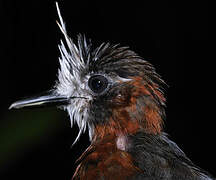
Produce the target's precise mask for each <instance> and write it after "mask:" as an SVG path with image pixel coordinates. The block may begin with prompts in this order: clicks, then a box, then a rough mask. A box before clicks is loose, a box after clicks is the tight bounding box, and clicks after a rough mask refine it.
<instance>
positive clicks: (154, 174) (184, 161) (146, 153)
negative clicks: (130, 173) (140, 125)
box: [128, 132, 213, 180]
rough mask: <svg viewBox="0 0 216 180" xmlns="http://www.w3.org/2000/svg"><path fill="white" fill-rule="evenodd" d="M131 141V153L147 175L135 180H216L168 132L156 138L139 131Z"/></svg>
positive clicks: (137, 176)
mask: <svg viewBox="0 0 216 180" xmlns="http://www.w3.org/2000/svg"><path fill="white" fill-rule="evenodd" d="M129 141H130V144H131V146H130V147H131V148H130V149H129V150H128V151H129V152H130V154H131V156H132V157H133V159H134V161H135V165H136V166H137V167H139V168H140V169H141V170H143V171H144V172H145V173H144V174H142V173H140V174H138V175H136V177H135V179H139V178H140V179H145V177H147V179H148V178H149V179H154V180H156V179H164V180H165V179H166V180H168V179H172V180H181V179H187V180H211V179H213V178H211V177H210V176H211V175H209V174H208V173H207V172H205V171H204V170H202V169H201V168H199V167H198V166H196V165H195V164H194V163H193V162H192V161H191V160H190V159H189V158H188V157H187V156H186V155H185V153H184V152H183V151H182V150H181V149H180V148H179V147H178V145H177V144H176V143H175V142H173V141H171V140H170V139H169V138H168V136H167V134H165V133H161V134H159V135H152V134H146V133H143V132H139V133H137V134H135V135H132V136H129Z"/></svg>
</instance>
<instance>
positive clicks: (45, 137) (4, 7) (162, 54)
mask: <svg viewBox="0 0 216 180" xmlns="http://www.w3.org/2000/svg"><path fill="white" fill-rule="evenodd" d="M59 6H60V8H61V11H62V16H63V18H64V20H65V22H66V26H67V30H68V34H69V35H70V36H71V37H72V38H73V39H76V38H77V34H78V33H84V34H85V35H86V36H87V38H91V39H92V42H93V43H95V44H96V45H99V44H100V43H102V42H104V41H105V42H107V41H110V42H111V43H120V44H121V45H123V46H130V47H131V49H132V50H134V51H136V52H137V53H138V54H139V55H141V56H143V57H145V58H146V59H147V60H149V61H150V62H151V63H152V64H153V65H154V66H155V67H156V69H157V72H158V73H159V74H161V75H162V77H163V79H164V80H165V81H166V82H167V83H168V85H169V88H168V90H167V91H166V94H167V120H166V122H165V131H166V132H167V133H169V134H170V137H171V139H172V140H174V141H175V142H176V143H177V144H178V145H179V146H180V147H181V148H182V149H183V150H184V152H185V153H186V154H187V155H188V156H189V157H190V158H191V159H192V160H193V161H194V162H195V163H196V164H197V165H198V166H201V167H202V168H204V169H206V170H208V171H210V172H211V173H213V174H216V173H215V170H216V169H215V164H214V162H215V160H216V159H215V150H216V148H215V145H214V144H215V143H214V138H215V135H214V124H213V120H214V119H213V118H212V117H211V113H210V112H209V111H210V110H209V108H208V107H209V106H210V102H208V103H206V101H205V100H206V99H209V100H210V99H211V98H210V97H211V96H210V94H205V93H204V91H203V89H206V88H208V86H207V85H206V84H207V83H206V77H205V71H204V69H206V64H208V57H207V55H208V53H207V50H208V23H207V18H208V15H207V13H208V11H207V8H208V7H207V6H208V4H207V3H204V2H202V3H201V2H200V3H198V2H196V3H191V4H188V2H182V1H181V3H175V4H174V3H173V2H168V1H166V2H165V1H161V2H160V3H158V2H156V1H154V2H153V1H151V2H149V1H144V2H142V3H137V2H136V1H124V2H122V3H120V1H119V2H118V3H117V1H116V2H110V1H104V2H102V1H101V2H100V3H92V2H91V1H88V2H87V1H86V2H85V1H80V2H79V3H78V2H76V3H74V1H72V0H71V1H66V0H65V1H60V2H59ZM0 8H1V9H0V10H1V11H0V13H1V14H0V15H1V17H0V18H1V21H0V28H1V30H3V31H2V32H1V50H0V52H1V53H0V59H1V71H0V75H1V76H0V77H1V100H0V105H1V109H0V113H1V119H0V176H4V177H5V179H12V178H17V179H70V178H71V177H72V174H73V171H74V168H75V166H74V164H75V160H76V159H77V158H78V157H79V155H80V154H81V152H83V151H84V149H85V148H86V147H87V146H88V144H89V142H88V136H87V135H83V136H82V138H81V139H80V141H79V142H78V143H77V144H76V145H75V146H74V147H73V148H70V146H71V144H72V142H73V140H74V138H75V136H76V134H77V128H76V127H74V128H72V129H71V128H70V122H69V117H68V116H67V114H66V112H63V111H60V110H57V109H55V108H47V109H31V110H25V109H24V110H11V111H9V110H8V107H9V105H10V103H12V102H13V101H15V100H17V99H19V98H20V97H24V96H29V95H31V94H36V93H38V92H41V91H44V90H48V89H49V88H51V87H52V86H53V85H54V82H55V80H56V74H57V68H58V56H59V52H58V48H57V44H58V43H59V41H60V38H63V35H62V34H61V32H60V30H59V29H58V27H57V25H56V22H55V21H56V19H57V13H56V8H55V3H54V2H53V1H42V0H41V1H39V0H37V1H18V0H17V1H15V0H11V1H7V0H1V2H0ZM209 93H211V91H209Z"/></svg>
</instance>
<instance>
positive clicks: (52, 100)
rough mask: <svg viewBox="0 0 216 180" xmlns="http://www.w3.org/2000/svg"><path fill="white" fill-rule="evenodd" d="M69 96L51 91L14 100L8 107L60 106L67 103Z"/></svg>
mask: <svg viewBox="0 0 216 180" xmlns="http://www.w3.org/2000/svg"><path fill="white" fill-rule="evenodd" d="M70 99H71V98H67V97H64V96H60V95H57V94H54V93H52V92H48V93H46V94H43V95H38V96H33V97H30V98H26V99H22V100H19V101H16V102H14V103H13V104H11V105H10V107H9V109H13V108H14V109H19V108H24V107H33V106H37V107H40V106H53V105H55V106H60V105H67V104H69V101H70Z"/></svg>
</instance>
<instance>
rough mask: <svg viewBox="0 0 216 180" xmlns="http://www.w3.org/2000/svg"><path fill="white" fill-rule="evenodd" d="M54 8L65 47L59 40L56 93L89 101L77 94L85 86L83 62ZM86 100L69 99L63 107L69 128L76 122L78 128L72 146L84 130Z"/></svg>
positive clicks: (59, 14) (87, 96)
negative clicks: (68, 118) (68, 121)
mask: <svg viewBox="0 0 216 180" xmlns="http://www.w3.org/2000/svg"><path fill="white" fill-rule="evenodd" d="M56 8H57V12H58V16H59V20H60V23H59V22H58V21H56V22H57V24H58V26H59V28H60V30H61V31H62V33H63V34H64V37H65V41H66V45H67V47H65V45H64V43H63V41H62V40H61V43H60V45H59V46H58V47H59V50H60V53H61V57H59V63H60V69H59V70H58V82H57V83H56V86H55V89H56V92H57V93H58V94H60V95H64V96H67V97H68V98H69V97H71V96H76V97H83V95H85V96H84V97H86V98H88V99H91V97H89V95H87V94H79V93H81V92H83V91H82V90H81V89H85V86H86V81H85V79H82V80H81V74H80V72H82V70H83V69H84V68H85V62H84V60H83V56H82V52H81V49H80V47H77V46H76V45H75V44H74V43H73V41H72V39H71V38H70V37H69V36H68V35H67V31H66V28H65V23H64V21H63V19H62V16H61V13H60V10H59V6H58V3H57V2H56ZM86 78H87V77H86ZM86 98H85V99H84V98H74V99H71V105H68V106H67V107H65V109H66V110H67V111H68V113H69V116H70V120H71V126H73V124H74V122H76V123H77V125H78V127H79V133H78V136H77V138H76V139H75V141H74V143H73V144H75V143H76V142H77V140H78V139H79V137H80V135H81V134H82V133H83V132H85V130H86V126H87V116H88V114H87V109H88V108H87V106H88V102H87V101H88V100H87V99H86ZM91 136H92V132H91V131H89V137H90V138H91Z"/></svg>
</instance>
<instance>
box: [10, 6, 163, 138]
mask: <svg viewBox="0 0 216 180" xmlns="http://www.w3.org/2000/svg"><path fill="white" fill-rule="evenodd" d="M56 5H57V11H58V15H59V19H60V23H58V22H57V24H58V25H59V27H60V29H61V31H62V33H63V34H64V37H65V42H66V43H64V42H63V41H61V43H60V45H59V50H60V57H59V62H60V68H59V70H58V80H57V81H56V83H55V86H54V87H53V89H52V90H51V91H49V92H48V94H46V95H42V96H37V97H33V98H28V99H24V100H20V101H17V102H15V103H13V104H12V105H11V106H10V108H22V107H29V106H41V105H57V106H60V107H63V109H65V110H66V111H67V112H68V114H69V116H70V120H71V124H72V125H73V124H74V123H77V125H78V127H79V134H78V136H77V138H76V140H75V142H76V141H77V140H78V139H79V137H80V135H81V134H82V133H83V132H85V131H86V129H88V131H89V137H90V140H94V139H97V138H103V137H104V136H106V135H107V134H112V135H119V134H133V133H135V132H137V131H139V130H143V131H145V132H146V133H153V134H157V133H160V131H161V128H162V124H163V119H164V117H165V111H164V106H165V98H164V95H163V86H164V85H165V83H164V81H163V80H162V79H161V77H160V76H159V75H158V74H157V73H156V72H155V69H154V67H153V66H152V65H151V64H150V63H149V62H147V61H146V60H144V59H143V58H142V57H140V56H139V55H137V54H136V53H135V52H134V51H132V50H130V49H129V48H128V47H121V46H119V45H112V44H110V43H102V44H101V45H100V46H98V47H96V48H93V46H92V43H91V42H90V41H88V40H87V39H86V38H85V36H82V35H78V41H77V43H74V42H73V40H72V39H71V38H70V37H69V36H68V34H67V32H66V28H65V24H64V22H63V20H62V16H61V14H60V10H59V8H58V4H56Z"/></svg>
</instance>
